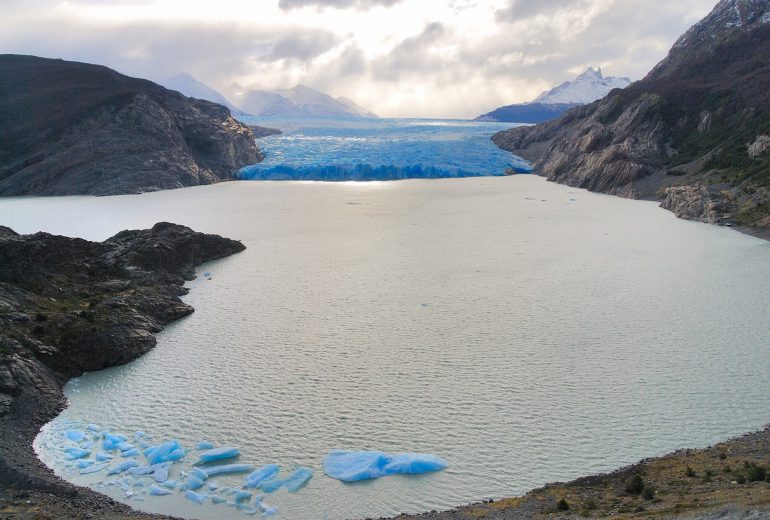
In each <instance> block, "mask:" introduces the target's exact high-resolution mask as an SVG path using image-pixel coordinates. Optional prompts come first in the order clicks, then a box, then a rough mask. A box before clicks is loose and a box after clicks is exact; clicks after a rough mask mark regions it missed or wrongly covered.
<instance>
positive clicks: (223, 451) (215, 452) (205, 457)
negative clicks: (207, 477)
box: [196, 446, 241, 464]
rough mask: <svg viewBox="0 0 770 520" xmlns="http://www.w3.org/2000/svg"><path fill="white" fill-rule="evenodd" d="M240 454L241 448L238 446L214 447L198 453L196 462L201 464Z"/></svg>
mask: <svg viewBox="0 0 770 520" xmlns="http://www.w3.org/2000/svg"><path fill="white" fill-rule="evenodd" d="M240 454H241V450H239V449H238V448H232V447H230V446H225V447H222V448H214V449H212V450H208V451H204V452H203V453H201V454H199V455H198V462H196V464H203V463H206V462H214V461H215V460H223V459H231V458H233V457H237V456H238V455H240Z"/></svg>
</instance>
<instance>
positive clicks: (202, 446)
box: [195, 441, 214, 450]
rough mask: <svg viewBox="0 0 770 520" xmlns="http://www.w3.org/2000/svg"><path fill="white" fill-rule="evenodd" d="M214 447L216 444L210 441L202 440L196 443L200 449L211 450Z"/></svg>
mask: <svg viewBox="0 0 770 520" xmlns="http://www.w3.org/2000/svg"><path fill="white" fill-rule="evenodd" d="M213 447H214V445H213V444H212V443H210V442H209V441H200V442H199V443H198V444H196V445H195V448H196V449H199V450H210V449H211V448H213Z"/></svg>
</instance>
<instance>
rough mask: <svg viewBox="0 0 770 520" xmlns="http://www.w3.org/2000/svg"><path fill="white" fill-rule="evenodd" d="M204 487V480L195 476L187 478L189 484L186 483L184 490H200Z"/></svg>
mask: <svg viewBox="0 0 770 520" xmlns="http://www.w3.org/2000/svg"><path fill="white" fill-rule="evenodd" d="M202 486H203V480H201V479H199V478H198V477H196V476H195V475H190V476H189V477H187V482H185V483H184V486H183V487H184V489H200V488H201V487H202Z"/></svg>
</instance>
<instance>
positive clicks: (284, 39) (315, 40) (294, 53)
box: [269, 31, 339, 60]
mask: <svg viewBox="0 0 770 520" xmlns="http://www.w3.org/2000/svg"><path fill="white" fill-rule="evenodd" d="M338 41H339V40H338V39H337V38H336V37H335V36H334V35H333V34H331V33H328V32H325V31H313V32H303V33H302V34H287V35H285V36H281V37H280V38H278V39H277V40H276V42H275V44H274V45H273V48H272V50H271V51H270V54H269V57H270V58H272V59H287V58H288V59H297V60H308V59H311V58H315V57H316V56H319V55H321V54H323V53H324V52H326V51H328V50H329V49H331V48H333V47H334V46H335V45H337V43H338Z"/></svg>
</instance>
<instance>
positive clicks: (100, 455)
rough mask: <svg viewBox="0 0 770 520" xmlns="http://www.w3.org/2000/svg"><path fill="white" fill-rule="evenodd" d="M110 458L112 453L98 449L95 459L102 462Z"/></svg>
mask: <svg viewBox="0 0 770 520" xmlns="http://www.w3.org/2000/svg"><path fill="white" fill-rule="evenodd" d="M111 458H112V455H110V454H109V453H104V452H103V451H100V452H99V453H97V454H96V460H98V461H99V462H104V461H105V460H110V459H111Z"/></svg>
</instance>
